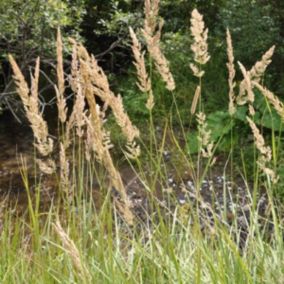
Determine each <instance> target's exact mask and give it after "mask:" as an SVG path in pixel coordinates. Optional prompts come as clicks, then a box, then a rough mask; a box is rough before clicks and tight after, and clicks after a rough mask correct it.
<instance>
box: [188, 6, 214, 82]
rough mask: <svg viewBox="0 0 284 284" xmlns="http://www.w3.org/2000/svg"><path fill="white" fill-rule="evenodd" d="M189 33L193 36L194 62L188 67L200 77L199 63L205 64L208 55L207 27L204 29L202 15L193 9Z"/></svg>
mask: <svg viewBox="0 0 284 284" xmlns="http://www.w3.org/2000/svg"><path fill="white" fill-rule="evenodd" d="M190 22H191V28H190V30H191V34H192V37H193V43H192V45H191V50H192V51H193V54H194V61H195V63H196V64H193V63H192V64H190V68H191V69H192V71H193V74H194V75H195V76H196V77H199V78H201V77H202V76H203V75H204V71H202V70H201V67H200V65H204V64H206V63H207V62H208V61H209V59H210V56H209V54H208V44H207V38H208V29H205V24H204V21H203V16H202V15H201V14H200V13H199V12H198V11H197V9H194V10H193V11H192V14H191V20H190Z"/></svg>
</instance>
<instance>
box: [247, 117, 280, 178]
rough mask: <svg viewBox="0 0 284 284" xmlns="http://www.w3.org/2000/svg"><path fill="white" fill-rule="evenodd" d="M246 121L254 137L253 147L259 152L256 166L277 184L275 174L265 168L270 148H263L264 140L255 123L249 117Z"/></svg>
mask: <svg viewBox="0 0 284 284" xmlns="http://www.w3.org/2000/svg"><path fill="white" fill-rule="evenodd" d="M247 121H248V123H249V125H250V128H251V130H252V133H253V136H254V141H255V146H256V148H257V150H258V151H259V152H260V157H259V158H258V160H257V164H258V165H259V168H260V169H261V170H262V172H263V173H264V174H266V175H267V176H268V177H269V178H270V179H271V181H272V182H273V183H277V181H278V177H277V176H276V174H275V172H274V171H273V170H272V169H270V168H269V167H268V166H267V164H269V162H270V161H271V157H272V154H271V148H270V147H269V146H265V141H264V138H263V136H262V135H261V133H260V131H259V129H258V128H257V126H256V125H255V123H254V122H253V121H252V120H251V119H250V118H249V117H247Z"/></svg>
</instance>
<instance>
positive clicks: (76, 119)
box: [65, 81, 86, 148]
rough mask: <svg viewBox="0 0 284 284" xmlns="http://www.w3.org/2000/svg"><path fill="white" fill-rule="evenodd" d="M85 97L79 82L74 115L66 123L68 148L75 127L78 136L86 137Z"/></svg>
mask: <svg viewBox="0 0 284 284" xmlns="http://www.w3.org/2000/svg"><path fill="white" fill-rule="evenodd" d="M85 105H86V104H85V97H84V95H83V90H82V85H81V83H80V81H77V87H76V93H75V103H74V106H73V110H72V113H71V115H70V117H69V119H68V121H67V123H66V143H65V144H66V146H65V148H67V147H68V146H69V144H70V142H71V141H70V140H71V139H70V135H71V130H72V129H73V127H75V128H76V134H77V136H78V137H80V138H82V137H83V135H84V126H85V125H86V121H85V113H86V110H85Z"/></svg>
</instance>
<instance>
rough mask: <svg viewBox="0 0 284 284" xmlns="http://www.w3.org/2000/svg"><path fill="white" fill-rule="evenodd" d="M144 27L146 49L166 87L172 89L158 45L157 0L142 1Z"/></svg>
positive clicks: (160, 28)
mask: <svg viewBox="0 0 284 284" xmlns="http://www.w3.org/2000/svg"><path fill="white" fill-rule="evenodd" d="M144 13H145V20H144V28H143V29H142V33H143V36H144V38H145V41H146V45H147V49H148V51H149V54H150V56H151V57H152V58H153V61H154V64H155V67H156V69H157V71H158V72H159V74H160V75H161V77H162V79H163V81H164V82H165V83H166V88H167V89H168V90H169V91H173V90H174V89H175V87H176V85H175V81H174V78H173V75H172V73H171V71H170V68H169V62H168V60H167V59H166V57H165V55H164V54H163V52H162V50H161V47H160V39H161V30H162V27H163V21H162V20H161V19H158V13H159V0H152V1H151V0H145V2H144Z"/></svg>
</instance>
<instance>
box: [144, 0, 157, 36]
mask: <svg viewBox="0 0 284 284" xmlns="http://www.w3.org/2000/svg"><path fill="white" fill-rule="evenodd" d="M159 6H160V0H145V1H144V14H145V20H144V28H146V29H149V30H147V31H148V33H149V34H150V35H154V33H155V31H156V28H157V19H158V17H159Z"/></svg>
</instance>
